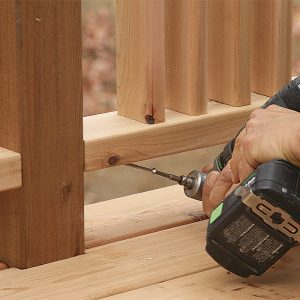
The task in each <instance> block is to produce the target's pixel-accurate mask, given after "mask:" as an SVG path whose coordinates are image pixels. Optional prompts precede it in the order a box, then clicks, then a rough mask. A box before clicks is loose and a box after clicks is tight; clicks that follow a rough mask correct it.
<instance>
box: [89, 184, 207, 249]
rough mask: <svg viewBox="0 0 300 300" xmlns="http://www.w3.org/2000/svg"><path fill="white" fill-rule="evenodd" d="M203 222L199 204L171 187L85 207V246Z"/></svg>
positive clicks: (176, 187) (179, 188) (177, 187)
mask: <svg viewBox="0 0 300 300" xmlns="http://www.w3.org/2000/svg"><path fill="white" fill-rule="evenodd" d="M203 219H205V215H204V214H203V211H202V203H201V202H199V201H197V200H194V199H190V198H187V197H186V196H185V194H184V192H183V188H182V187H181V186H170V187H167V188H162V189H157V190H153V191H149V192H145V193H139V194H135V195H130V196H127V197H122V198H118V199H113V200H109V201H104V202H100V203H95V204H89V205H86V206H85V246H86V248H92V247H97V246H100V245H104V244H108V243H112V242H115V241H119V240H124V239H129V238H132V237H136V236H140V235H144V234H147V233H151V232H156V231H160V230H164V229H167V228H172V227H176V226H180V225H184V224H189V223H193V222H197V221H199V220H203Z"/></svg>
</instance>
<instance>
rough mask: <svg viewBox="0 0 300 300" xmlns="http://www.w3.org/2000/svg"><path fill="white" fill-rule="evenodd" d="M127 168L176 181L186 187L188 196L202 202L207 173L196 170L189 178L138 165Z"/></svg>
mask: <svg viewBox="0 0 300 300" xmlns="http://www.w3.org/2000/svg"><path fill="white" fill-rule="evenodd" d="M127 166H129V167H132V168H135V169H139V170H142V171H146V172H149V173H151V174H153V175H158V176H162V177H165V178H167V179H169V180H172V181H175V182H177V183H178V184H179V185H182V186H183V187H184V193H185V194H186V196H188V197H189V198H193V199H196V200H199V201H201V200H202V188H203V185H204V182H205V179H206V175H207V174H205V173H201V172H199V171H197V170H194V171H192V172H190V173H189V174H188V175H187V176H185V175H181V176H177V175H174V174H169V173H165V172H162V171H159V170H157V169H156V168H147V167H144V166H140V165H136V164H128V165H127Z"/></svg>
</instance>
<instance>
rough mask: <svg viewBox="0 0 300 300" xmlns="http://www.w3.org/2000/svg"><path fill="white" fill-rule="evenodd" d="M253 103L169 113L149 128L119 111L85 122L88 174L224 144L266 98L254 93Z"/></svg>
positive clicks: (209, 106) (211, 106) (88, 118)
mask: <svg viewBox="0 0 300 300" xmlns="http://www.w3.org/2000/svg"><path fill="white" fill-rule="evenodd" d="M251 98H252V101H251V102H252V104H251V105H248V106H243V107H230V106H228V105H224V104H221V103H216V102H209V103H208V114H206V115H202V116H187V115H184V114H181V113H177V112H174V111H167V112H166V122H164V123H161V124H155V125H147V124H143V123H139V122H136V121H134V120H131V119H128V118H124V117H122V116H118V115H117V113H116V112H112V113H106V114H100V115H94V116H89V117H85V118H84V120H83V124H84V125H83V130H84V146H85V167H84V169H85V171H91V170H96V169H102V168H106V167H109V166H114V165H122V164H127V163H129V162H134V161H141V160H146V159H151V158H155V157H159V156H164V155H169V154H175V153H179V152H184V151H189V150H194V149H200V148H205V147H209V146H213V145H217V144H222V143H225V142H226V141H228V140H229V139H230V138H232V137H233V136H234V135H235V134H236V133H237V131H238V129H239V128H240V127H241V126H242V124H243V123H244V122H245V121H246V120H247V118H248V116H249V114H250V112H251V111H253V110H254V109H255V108H258V107H259V106H260V105H262V104H263V103H264V102H266V100H267V99H268V98H267V97H264V96H261V95H257V94H252V96H251Z"/></svg>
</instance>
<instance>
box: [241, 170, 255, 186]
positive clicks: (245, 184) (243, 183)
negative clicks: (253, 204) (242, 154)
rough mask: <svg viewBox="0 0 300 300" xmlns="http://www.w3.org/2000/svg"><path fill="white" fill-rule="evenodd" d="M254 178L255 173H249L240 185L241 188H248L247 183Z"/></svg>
mask: <svg viewBox="0 0 300 300" xmlns="http://www.w3.org/2000/svg"><path fill="white" fill-rule="evenodd" d="M255 176H256V172H253V173H251V174H250V175H249V176H248V177H247V178H246V179H245V180H244V181H243V182H242V183H241V186H246V187H249V186H248V185H249V182H251V180H252V179H253V178H254V177H255Z"/></svg>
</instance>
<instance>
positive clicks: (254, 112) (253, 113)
mask: <svg viewBox="0 0 300 300" xmlns="http://www.w3.org/2000/svg"><path fill="white" fill-rule="evenodd" d="M262 111H263V109H261V108H257V109H255V110H254V111H252V112H251V114H250V119H252V118H255V117H257V116H258V115H260V114H261V113H262Z"/></svg>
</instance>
